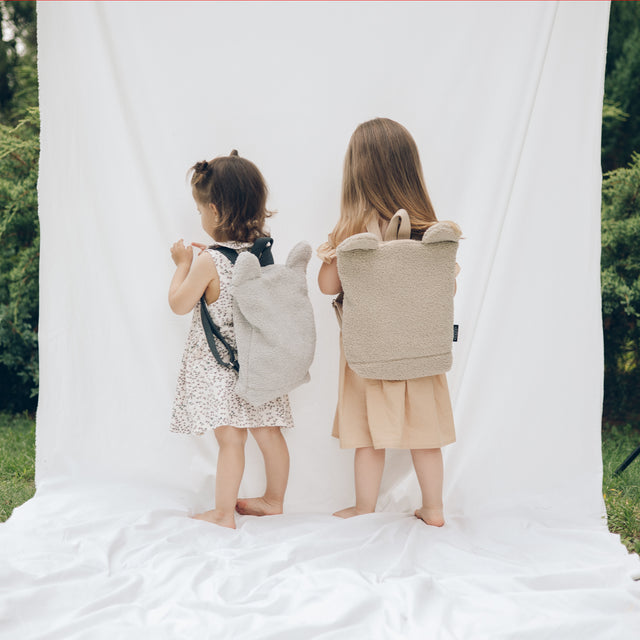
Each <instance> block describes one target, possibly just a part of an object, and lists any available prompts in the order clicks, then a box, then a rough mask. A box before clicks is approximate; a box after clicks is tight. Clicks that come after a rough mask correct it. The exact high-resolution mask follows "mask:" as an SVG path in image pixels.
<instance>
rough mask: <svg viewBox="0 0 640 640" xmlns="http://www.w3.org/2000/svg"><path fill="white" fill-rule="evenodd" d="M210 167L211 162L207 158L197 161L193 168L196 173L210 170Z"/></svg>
mask: <svg viewBox="0 0 640 640" xmlns="http://www.w3.org/2000/svg"><path fill="white" fill-rule="evenodd" d="M208 169H209V163H208V162H207V161H206V160H203V161H202V162H196V163H195V164H194V165H193V170H194V171H195V172H196V173H205V172H206V171H208Z"/></svg>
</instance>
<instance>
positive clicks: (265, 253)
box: [249, 238, 273, 267]
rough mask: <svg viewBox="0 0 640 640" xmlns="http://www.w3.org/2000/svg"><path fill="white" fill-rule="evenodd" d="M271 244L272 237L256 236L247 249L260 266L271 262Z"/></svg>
mask: <svg viewBox="0 0 640 640" xmlns="http://www.w3.org/2000/svg"><path fill="white" fill-rule="evenodd" d="M272 246H273V238H258V239H257V240H256V241H255V242H254V243H253V246H252V247H251V249H249V251H250V252H251V253H253V255H254V256H256V258H258V261H259V262H260V266H261V267H266V266H267V265H270V264H273V254H272V253H271V247H272Z"/></svg>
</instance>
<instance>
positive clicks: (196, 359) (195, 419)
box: [170, 242, 293, 435]
mask: <svg viewBox="0 0 640 640" xmlns="http://www.w3.org/2000/svg"><path fill="white" fill-rule="evenodd" d="M218 244H220V245H222V246H225V247H230V248H232V249H235V250H236V251H246V250H247V249H248V248H249V247H251V243H246V242H225V243H218ZM207 251H208V252H209V254H210V255H211V257H212V258H213V260H214V262H215V265H216V269H217V270H218V276H219V278H220V296H219V297H218V299H217V300H216V301H215V302H214V303H212V304H210V305H208V306H207V308H208V310H209V313H210V314H211V317H212V318H213V321H214V322H215V323H216V324H217V325H218V327H220V330H221V333H222V335H223V336H224V338H225V339H226V340H227V342H229V344H231V346H232V347H234V348H235V347H236V339H235V333H234V330H233V303H232V298H231V291H230V287H231V276H232V273H233V265H232V264H231V262H230V261H229V260H228V259H227V258H226V257H225V256H224V255H223V254H222V253H220V252H219V251H216V250H214V249H207ZM200 304H201V303H200V302H198V304H196V306H195V307H194V310H193V318H192V321H191V328H190V329H189V334H188V336H187V343H186V345H185V349H184V354H183V356H182V365H181V367H180V373H179V374H178V384H177V389H176V397H175V400H174V403H173V412H172V416H171V426H170V430H171V431H173V432H174V433H185V434H195V435H201V434H203V433H205V432H206V431H207V430H209V429H215V428H216V427H221V426H227V425H228V426H232V427H238V428H242V429H253V428H256V427H293V416H292V414H291V407H290V405H289V398H288V396H286V395H284V396H281V397H279V398H276V399H275V400H271V401H269V402H265V403H264V404H262V405H260V406H254V405H252V404H249V403H248V402H247V401H246V400H243V399H242V398H240V397H239V396H238V395H237V394H236V393H235V391H234V387H235V384H236V381H237V378H238V376H237V374H236V372H235V371H233V370H230V369H226V368H225V367H222V366H220V365H219V364H218V363H217V362H216V360H215V358H214V357H213V354H212V353H211V350H210V349H209V344H208V343H207V339H206V337H205V334H204V329H203V328H202V320H201V319H200Z"/></svg>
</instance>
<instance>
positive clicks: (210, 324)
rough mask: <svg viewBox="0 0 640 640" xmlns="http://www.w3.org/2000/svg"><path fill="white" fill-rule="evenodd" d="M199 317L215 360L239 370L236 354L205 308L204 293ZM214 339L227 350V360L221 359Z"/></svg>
mask: <svg viewBox="0 0 640 640" xmlns="http://www.w3.org/2000/svg"><path fill="white" fill-rule="evenodd" d="M200 319H201V320H202V328H203V329H204V335H205V337H206V338H207V342H208V344H209V349H211V353H212V354H213V357H214V358H215V360H216V362H217V363H218V364H219V365H220V366H222V367H224V368H225V369H234V370H235V371H236V372H237V371H239V370H240V365H239V364H238V354H237V352H236V350H235V349H234V348H233V347H232V346H231V345H230V344H229V343H228V342H227V340H226V339H225V337H224V336H223V335H222V333H221V331H220V327H218V325H217V324H216V323H215V322H214V321H213V318H212V317H211V314H210V313H209V311H208V309H207V300H206V298H205V294H204V293H203V294H202V298H200ZM216 340H218V341H219V342H220V344H221V346H222V348H223V349H224V350H225V351H226V352H227V356H228V358H229V359H228V360H223V359H222V356H221V355H220V352H219V351H218V345H217V344H216Z"/></svg>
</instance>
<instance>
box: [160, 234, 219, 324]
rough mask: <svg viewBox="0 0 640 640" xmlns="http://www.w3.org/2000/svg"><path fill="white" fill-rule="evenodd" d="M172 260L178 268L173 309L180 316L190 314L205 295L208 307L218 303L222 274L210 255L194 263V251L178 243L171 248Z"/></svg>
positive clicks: (171, 297) (171, 295)
mask: <svg viewBox="0 0 640 640" xmlns="http://www.w3.org/2000/svg"><path fill="white" fill-rule="evenodd" d="M171 257H172V258H173V261H174V262H175V264H176V272H175V274H174V275H173V278H172V280H171V285H170V286H169V306H170V307H171V310H172V311H173V312H174V313H177V314H178V315H180V316H183V315H185V314H186V313H189V311H191V310H192V309H193V307H195V305H196V303H197V302H198V300H199V299H200V297H201V296H202V294H203V293H204V292H205V291H207V303H208V304H211V303H212V302H215V301H216V300H217V299H218V296H219V295H220V279H219V278H218V270H217V269H216V265H215V263H214V261H213V258H212V257H211V256H210V255H209V254H208V253H207V252H206V251H205V252H203V253H201V254H200V255H199V256H198V257H197V258H196V259H195V260H193V249H192V248H191V247H185V246H184V243H183V241H182V240H178V242H176V243H174V245H173V246H172V247H171ZM192 263H193V264H192Z"/></svg>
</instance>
